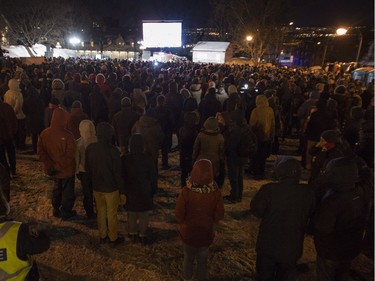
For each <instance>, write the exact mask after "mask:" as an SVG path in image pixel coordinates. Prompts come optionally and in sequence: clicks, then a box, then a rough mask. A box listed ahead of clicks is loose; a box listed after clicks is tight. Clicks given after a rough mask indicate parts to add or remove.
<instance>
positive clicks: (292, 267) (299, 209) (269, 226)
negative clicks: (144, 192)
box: [250, 157, 315, 280]
mask: <svg viewBox="0 0 375 281" xmlns="http://www.w3.org/2000/svg"><path fill="white" fill-rule="evenodd" d="M274 173H275V176H276V178H277V180H278V181H277V182H273V183H268V184H264V185H262V186H261V188H260V189H259V191H258V192H257V193H256V194H255V196H254V198H253V199H252V200H251V202H250V212H251V213H252V214H253V215H255V216H256V217H258V218H259V219H261V223H260V227H259V233H258V238H257V242H256V252H257V258H256V272H257V275H258V278H259V280H294V277H295V274H296V264H297V261H298V259H299V258H300V257H301V256H302V252H303V241H304V236H305V232H306V230H307V227H308V224H309V221H310V218H311V216H312V214H313V211H314V208H315V196H314V190H313V188H312V187H310V186H308V185H306V184H301V183H299V180H300V176H301V165H300V162H299V161H298V160H296V159H294V158H291V157H280V158H278V159H277V162H276V164H275V169H274Z"/></svg>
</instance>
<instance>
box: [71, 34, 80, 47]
mask: <svg viewBox="0 0 375 281" xmlns="http://www.w3.org/2000/svg"><path fill="white" fill-rule="evenodd" d="M69 43H70V44H72V45H73V47H74V46H76V45H78V44H79V43H81V39H79V38H78V37H76V36H73V37H70V39H69Z"/></svg>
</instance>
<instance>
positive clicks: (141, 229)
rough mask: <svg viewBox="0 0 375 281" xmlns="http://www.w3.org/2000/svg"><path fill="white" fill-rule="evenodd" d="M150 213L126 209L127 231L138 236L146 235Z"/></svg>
mask: <svg viewBox="0 0 375 281" xmlns="http://www.w3.org/2000/svg"><path fill="white" fill-rule="evenodd" d="M149 217H150V214H149V212H148V211H145V212H132V211H128V227H129V229H128V231H129V234H131V235H133V234H138V233H139V236H140V237H146V236H147V229H148V222H149Z"/></svg>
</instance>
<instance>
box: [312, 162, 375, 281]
mask: <svg viewBox="0 0 375 281" xmlns="http://www.w3.org/2000/svg"><path fill="white" fill-rule="evenodd" d="M359 163H360V162H358V161H356V160H355V158H353V157H340V158H336V159H333V160H331V161H330V162H329V163H328V164H327V166H326V169H325V173H324V178H325V183H326V185H327V189H326V192H325V193H324V194H323V197H322V199H321V200H320V202H319V204H318V205H317V208H316V211H315V215H314V219H313V237H314V244H315V249H316V252H317V259H316V274H317V278H318V280H349V279H350V278H349V272H350V265H351V262H352V261H353V260H354V258H356V257H357V256H358V255H359V254H360V252H361V251H362V250H363V237H364V233H365V228H366V224H367V223H370V222H368V220H369V217H370V210H371V206H372V205H373V203H372V201H373V196H374V185H373V172H371V170H370V169H368V168H367V167H366V166H362V165H359ZM372 212H373V209H372ZM372 225H373V220H372ZM371 239H372V241H373V237H372V238H371ZM337 277H339V278H337Z"/></svg>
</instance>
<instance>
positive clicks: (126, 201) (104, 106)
mask: <svg viewBox="0 0 375 281" xmlns="http://www.w3.org/2000/svg"><path fill="white" fill-rule="evenodd" d="M0 97H1V102H0V163H1V166H2V168H3V171H5V172H3V173H2V174H1V177H2V178H1V182H2V183H3V184H2V189H3V190H4V192H2V195H3V197H4V198H5V199H4V200H5V201H8V202H9V200H10V194H11V193H10V191H9V190H10V188H9V186H10V180H11V179H13V178H16V177H17V157H16V149H17V150H23V149H25V147H26V137H27V136H30V137H31V141H32V150H33V153H35V154H36V155H37V156H38V158H39V160H40V161H41V162H42V163H43V167H44V172H45V173H46V175H48V176H49V177H51V179H53V192H52V207H53V214H52V215H53V216H54V217H57V218H62V219H63V220H70V219H72V218H74V217H75V216H76V215H77V213H76V211H75V210H74V203H75V195H74V194H75V193H74V189H75V183H76V177H77V178H78V179H79V181H80V183H81V186H82V191H83V195H84V202H83V205H84V209H85V212H86V217H87V219H95V218H96V219H97V225H98V229H99V236H100V240H99V242H100V243H101V244H110V245H112V246H114V247H116V246H118V245H121V243H123V242H124V237H122V236H121V235H119V233H118V221H117V211H118V206H119V205H123V206H124V207H125V210H126V211H127V215H128V235H129V237H130V238H131V240H132V241H133V242H138V241H140V242H142V243H143V244H147V243H148V238H147V228H148V224H149V211H150V210H152V208H153V198H154V196H155V195H157V193H158V190H159V188H158V173H159V172H158V171H159V169H163V170H168V169H170V168H171V165H170V163H169V154H170V153H171V152H173V151H178V152H179V161H180V162H179V167H178V169H179V170H180V171H181V173H180V174H181V177H180V182H181V184H180V186H181V188H182V190H181V193H180V195H179V197H178V198H177V201H176V210H175V216H176V219H177V221H178V223H179V225H180V236H181V239H182V240H183V242H184V272H183V274H184V278H185V279H186V280H190V279H191V278H192V276H193V271H192V265H193V261H194V259H195V258H196V259H197V261H198V273H197V277H198V280H206V278H207V255H208V247H209V245H210V244H211V243H212V241H213V235H214V231H213V225H214V224H215V223H217V222H218V221H219V220H221V219H223V217H224V204H236V203H239V202H241V201H242V196H243V181H244V179H243V176H244V173H249V174H250V176H251V179H252V180H261V179H265V176H266V165H265V164H266V160H267V158H268V157H269V156H270V155H271V154H274V155H278V154H279V141H282V140H285V138H290V137H293V138H297V139H299V147H298V151H296V153H298V154H299V155H301V161H299V160H296V159H294V158H290V157H278V161H277V163H276V164H275V171H274V174H275V176H276V178H277V180H278V182H276V183H270V184H266V185H263V186H262V187H261V189H260V190H259V192H258V193H257V194H256V195H255V197H254V198H253V200H252V201H251V206H250V211H251V213H253V214H254V215H255V216H257V217H259V218H260V219H261V220H262V221H261V226H260V232H259V236H258V242H257V274H258V278H259V280H274V279H276V280H292V279H293V276H294V275H295V267H296V263H297V260H298V259H299V258H300V257H301V254H302V245H303V237H304V235H305V234H306V233H308V232H310V234H312V235H314V239H315V245H316V249H317V253H318V258H317V273H318V278H319V280H346V279H345V278H346V277H347V275H348V269H349V268H350V266H349V265H350V262H351V260H353V259H354V258H355V257H356V256H357V255H358V254H359V253H360V251H361V250H362V248H361V245H362V240H363V239H362V238H363V234H364V232H365V229H366V227H367V236H368V235H370V237H372V236H371V235H373V232H372V234H371V233H370V232H371V231H370V230H371V226H369V224H370V222H372V223H373V174H372V173H373V172H372V171H373V170H372V169H373V164H374V163H373V162H374V158H373V157H374V131H373V129H374V123H373V122H374V120H373V118H374V99H373V97H374V81H372V82H371V83H369V84H368V85H366V86H365V85H363V83H362V82H361V81H360V80H353V79H352V78H351V76H350V75H346V74H345V73H343V72H341V71H337V72H335V73H325V72H322V73H318V74H316V73H310V72H308V71H307V69H304V68H297V69H292V68H279V67H263V66H248V65H245V66H241V65H235V66H233V65H232V66H231V65H223V64H220V65H214V64H207V65H201V64H195V63H191V62H168V63H162V64H158V65H157V66H156V65H155V64H153V63H152V62H144V61H130V60H89V59H78V58H75V59H74V58H71V59H62V58H53V59H49V60H48V61H46V62H45V63H43V64H41V65H24V64H22V61H21V60H19V59H12V58H6V59H3V60H2V61H1V73H0ZM173 140H174V141H173ZM159 151H160V152H161V155H160V156H161V157H159ZM160 160H161V163H159V161H160ZM302 169H305V170H307V171H309V172H310V178H309V183H308V184H300V183H299V180H300V176H301V171H302ZM226 177H227V178H228V180H229V183H230V188H231V191H230V194H229V195H228V196H225V197H224V198H223V197H222V196H221V191H220V190H221V188H222V186H223V183H224V179H225V178H226ZM4 200H3V201H4ZM3 215H5V213H4V214H3ZM371 216H372V218H369V217H371ZM4 221H5V220H4ZM2 224H4V223H2V222H1V221H0V226H1V225H2ZM0 230H1V229H0ZM369 233H370V234H369ZM371 239H372V238H371ZM371 239H370V240H371ZM1 245H2V244H1V242H0V246H1ZM0 248H1V247H0ZM372 251H373V250H372ZM370 252H371V250H370ZM0 268H1V269H2V267H1V260H0ZM11 273H12V272H8V274H11ZM0 277H1V270H0Z"/></svg>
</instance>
